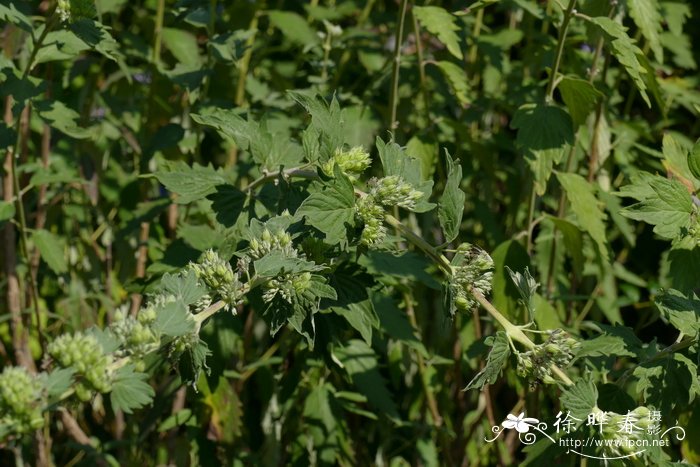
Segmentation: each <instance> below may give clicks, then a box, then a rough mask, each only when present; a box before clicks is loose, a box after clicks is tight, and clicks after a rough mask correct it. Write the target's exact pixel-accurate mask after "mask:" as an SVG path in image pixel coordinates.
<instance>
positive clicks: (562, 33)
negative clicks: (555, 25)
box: [545, 0, 576, 104]
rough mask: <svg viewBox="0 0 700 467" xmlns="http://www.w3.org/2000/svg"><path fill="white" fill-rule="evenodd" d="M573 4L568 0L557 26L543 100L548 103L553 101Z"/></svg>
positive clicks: (574, 1) (573, 2) (572, 1)
mask: <svg viewBox="0 0 700 467" xmlns="http://www.w3.org/2000/svg"><path fill="white" fill-rule="evenodd" d="M575 6H576V0H569V6H568V7H567V8H566V11H565V12H564V19H563V21H562V23H561V27H560V28H559V38H558V39H557V50H556V53H555V59H554V66H553V67H552V72H551V74H550V75H549V82H548V83H547V91H546V96H545V101H546V102H547V103H548V104H551V103H552V102H554V88H555V87H556V86H555V83H556V79H557V73H559V66H560V65H561V58H562V55H563V54H564V43H565V42H566V34H567V32H568V29H569V22H570V21H571V17H572V16H573V11H574V7H575Z"/></svg>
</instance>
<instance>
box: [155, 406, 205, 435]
mask: <svg viewBox="0 0 700 467" xmlns="http://www.w3.org/2000/svg"><path fill="white" fill-rule="evenodd" d="M181 425H185V426H197V417H196V416H193V414H192V410H190V409H182V410H178V411H177V412H175V413H174V414H172V415H171V416H169V417H168V418H166V419H165V420H163V422H162V423H161V424H160V425H158V432H159V433H162V432H164V431H169V430H172V429H173V428H177V427H179V426H181Z"/></svg>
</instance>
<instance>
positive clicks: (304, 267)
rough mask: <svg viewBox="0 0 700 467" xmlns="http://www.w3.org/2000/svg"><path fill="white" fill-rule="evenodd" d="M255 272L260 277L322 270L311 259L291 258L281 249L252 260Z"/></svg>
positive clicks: (321, 267)
mask: <svg viewBox="0 0 700 467" xmlns="http://www.w3.org/2000/svg"><path fill="white" fill-rule="evenodd" d="M253 266H254V269H255V274H256V275H258V276H260V277H276V276H278V275H280V274H299V273H301V272H307V271H308V272H312V271H322V270H323V269H325V266H320V265H317V264H316V263H314V262H313V261H306V260H305V259H301V258H292V257H290V256H288V255H286V254H285V253H283V252H281V251H273V252H271V253H269V254H267V255H265V256H263V257H262V258H260V259H258V260H256V261H255V262H253Z"/></svg>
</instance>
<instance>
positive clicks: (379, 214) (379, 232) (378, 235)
mask: <svg viewBox="0 0 700 467" xmlns="http://www.w3.org/2000/svg"><path fill="white" fill-rule="evenodd" d="M368 185H369V187H370V190H369V193H368V194H367V196H365V197H363V198H361V199H359V200H358V201H357V202H356V203H355V214H356V215H357V217H358V218H359V219H360V220H361V221H362V223H363V224H364V227H363V230H362V234H361V236H360V242H361V243H362V244H364V245H367V246H372V245H376V244H378V243H381V242H382V241H383V240H384V237H386V227H384V208H385V207H393V206H399V207H402V208H406V209H409V210H412V209H415V207H416V203H417V202H418V200H419V199H421V197H423V193H422V192H421V191H418V190H416V189H414V188H413V186H412V185H411V184H410V183H407V182H405V181H404V180H403V179H402V178H401V177H399V176H398V175H390V176H388V177H384V178H379V179H378V178H372V179H371V180H370V181H369V182H368Z"/></svg>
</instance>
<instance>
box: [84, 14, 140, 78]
mask: <svg viewBox="0 0 700 467" xmlns="http://www.w3.org/2000/svg"><path fill="white" fill-rule="evenodd" d="M70 30H71V31H72V32H73V33H74V34H75V35H76V36H78V37H79V38H80V39H81V40H82V41H83V42H85V44H87V45H88V47H90V48H91V49H93V50H95V51H96V52H98V53H100V54H102V55H103V56H104V57H106V58H108V59H110V60H112V61H115V62H117V63H118V64H119V68H121V70H122V71H123V72H124V74H125V75H126V76H127V77H130V76H131V75H130V73H129V69H128V68H127V67H126V66H125V65H124V63H123V56H122V54H121V52H120V46H119V44H118V43H117V41H115V40H114V38H113V37H112V35H111V34H110V32H109V28H108V27H107V26H105V25H104V24H102V23H100V22H98V21H93V20H91V19H87V18H81V19H79V20H78V21H74V22H73V23H71V25H70Z"/></svg>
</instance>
